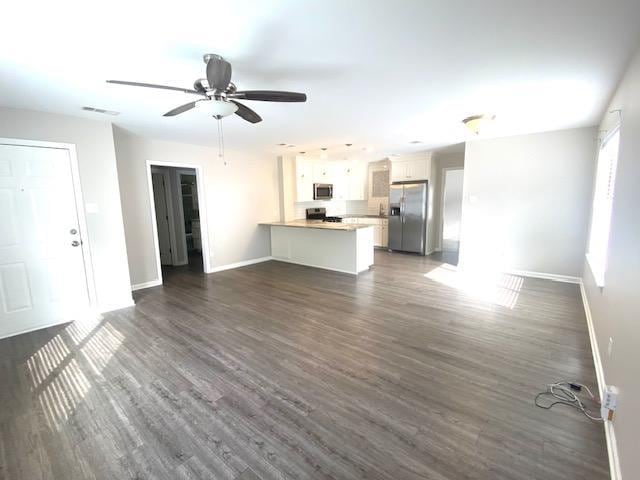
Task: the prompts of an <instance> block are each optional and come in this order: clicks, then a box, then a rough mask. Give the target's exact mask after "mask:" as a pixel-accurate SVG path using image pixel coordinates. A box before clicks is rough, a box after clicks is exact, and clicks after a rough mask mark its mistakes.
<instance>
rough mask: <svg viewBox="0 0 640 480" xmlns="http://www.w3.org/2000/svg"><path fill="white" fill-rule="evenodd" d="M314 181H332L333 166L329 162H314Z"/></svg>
mask: <svg viewBox="0 0 640 480" xmlns="http://www.w3.org/2000/svg"><path fill="white" fill-rule="evenodd" d="M313 183H331V167H330V165H329V163H328V162H313Z"/></svg>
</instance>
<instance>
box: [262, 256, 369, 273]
mask: <svg viewBox="0 0 640 480" xmlns="http://www.w3.org/2000/svg"><path fill="white" fill-rule="evenodd" d="M273 260H275V261H276V262H283V263H291V264H293V265H302V266H303V267H313V268H319V269H320V270H329V271H330V272H338V273H346V274H347V275H358V273H357V272H350V271H348V270H340V269H339V268H328V267H322V266H320V265H313V264H311V263H302V262H294V261H292V260H287V259H285V258H273ZM367 270H368V269H367ZM367 270H363V272H366V271H367Z"/></svg>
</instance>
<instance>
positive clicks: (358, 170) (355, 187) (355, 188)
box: [345, 160, 367, 200]
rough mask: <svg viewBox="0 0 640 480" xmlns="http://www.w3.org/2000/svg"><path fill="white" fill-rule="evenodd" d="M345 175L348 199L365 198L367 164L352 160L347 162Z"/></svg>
mask: <svg viewBox="0 0 640 480" xmlns="http://www.w3.org/2000/svg"><path fill="white" fill-rule="evenodd" d="M345 176H346V178H347V181H348V185H349V193H348V198H347V199H348V200H366V199H367V164H366V163H365V162H359V161H357V160H353V161H350V162H347V165H346V172H345Z"/></svg>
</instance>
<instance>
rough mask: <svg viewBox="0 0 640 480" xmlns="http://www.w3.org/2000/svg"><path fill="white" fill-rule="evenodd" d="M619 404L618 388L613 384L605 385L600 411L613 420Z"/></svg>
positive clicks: (605, 417)
mask: <svg viewBox="0 0 640 480" xmlns="http://www.w3.org/2000/svg"><path fill="white" fill-rule="evenodd" d="M617 405H618V389H617V388H616V387H613V386H611V385H605V387H604V390H603V392H602V406H601V408H600V413H601V415H602V418H603V419H605V420H613V412H614V411H615V409H616V406H617Z"/></svg>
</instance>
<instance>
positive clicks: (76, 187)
mask: <svg viewBox="0 0 640 480" xmlns="http://www.w3.org/2000/svg"><path fill="white" fill-rule="evenodd" d="M0 145H12V146H18V147H35V148H54V149H58V150H67V152H68V153H69V163H70V164H71V180H72V182H73V195H74V199H75V206H76V215H77V216H78V227H79V230H80V240H81V242H80V247H81V248H82V260H83V262H82V263H83V264H84V274H85V280H86V284H87V292H88V294H89V308H91V310H93V311H95V312H96V314H97V312H98V301H97V295H96V282H95V276H94V273H93V260H92V257H91V245H90V243H89V229H88V228H87V219H86V216H85V210H84V199H83V196H82V185H81V183H80V173H79V169H78V155H77V153H76V146H75V145H74V144H73V143H58V142H41V141H39V140H24V139H17V138H2V137H0ZM37 328H38V329H39V328H45V327H37ZM22 333H24V332H22Z"/></svg>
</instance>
